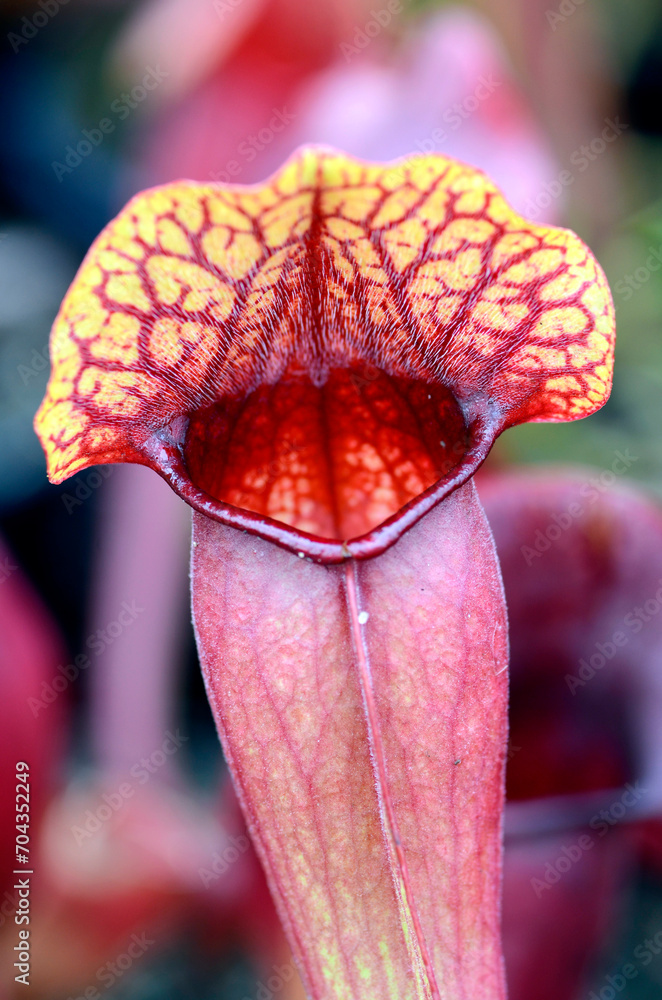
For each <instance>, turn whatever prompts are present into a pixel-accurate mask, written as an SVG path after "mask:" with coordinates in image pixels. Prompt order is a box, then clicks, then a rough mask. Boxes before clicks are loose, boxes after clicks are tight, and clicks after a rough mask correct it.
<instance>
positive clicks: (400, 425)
mask: <svg viewBox="0 0 662 1000" xmlns="http://www.w3.org/2000/svg"><path fill="white" fill-rule="evenodd" d="M482 410H483V412H482V413H481V412H478V407H477V406H476V405H475V401H474V404H473V405H472V403H471V401H465V402H463V403H460V402H459V401H458V400H457V399H456V397H455V395H454V394H453V392H452V391H451V390H450V389H449V388H448V387H446V386H444V385H441V384H438V383H435V384H432V383H426V382H424V381H422V380H420V379H410V378H406V377H403V376H393V375H389V374H387V373H386V372H385V371H383V370H381V369H378V368H375V367H373V366H365V365H364V366H360V367H359V366H357V367H343V368H331V369H330V370H329V371H328V373H327V374H326V376H325V378H324V380H323V381H321V382H315V381H313V380H312V379H311V377H310V376H309V375H308V374H307V373H303V372H299V371H289V372H287V373H285V374H284V375H283V376H282V377H281V378H280V379H279V380H278V381H277V382H275V383H273V384H263V385H260V386H259V387H257V388H256V389H253V390H252V391H250V392H247V393H245V394H243V395H237V396H231V397H226V398H224V399H222V400H220V401H219V402H217V403H214V404H212V405H210V406H207V407H205V408H203V409H200V410H196V411H195V412H193V413H191V414H188V415H187V416H183V417H178V418H176V419H175V420H173V421H172V422H171V423H170V424H169V425H168V426H167V427H165V428H162V429H161V430H159V431H157V432H155V433H154V434H152V436H151V437H150V438H149V439H148V441H147V442H146V443H145V445H144V446H143V454H144V455H145V459H146V461H147V463H148V464H149V465H151V466H152V467H153V468H154V469H156V471H157V472H159V473H160V475H161V476H163V478H164V479H165V480H166V481H167V482H168V483H169V484H170V485H171V486H172V488H173V489H174V490H175V491H176V492H177V493H178V494H179V495H180V496H181V497H182V498H183V499H184V500H186V501H187V503H189V504H190V505H191V506H192V507H194V508H195V509H196V510H198V511H199V512H200V513H203V514H205V515H206V516H207V517H210V518H212V519H214V520H216V521H218V522H220V523H222V524H226V525H230V526H232V527H235V528H239V529H241V530H244V531H248V532H250V533H252V534H255V535H258V536H259V537H261V538H263V539H266V540H269V541H272V542H275V543H276V544H277V545H280V546H281V547H283V548H286V549H289V550H290V551H292V552H295V553H297V554H298V555H303V556H306V557H308V558H311V559H314V560H316V561H319V562H324V563H338V562H342V561H343V560H345V559H348V558H357V559H365V558H370V557H371V556H375V555H378V554H379V553H381V552H383V551H384V550H385V549H387V548H388V547H389V546H390V545H392V544H394V542H396V541H397V539H398V538H399V537H400V536H401V535H402V534H403V533H404V532H405V531H406V530H407V529H408V528H410V527H411V526H412V525H413V524H414V523H415V522H416V521H418V520H419V518H420V517H422V516H423V514H425V513H426V512H427V511H428V510H430V509H431V508H432V507H433V506H435V504H437V503H439V501H440V500H442V499H443V498H444V497H445V496H447V495H448V494H449V493H451V492H452V491H453V490H454V489H457V488H458V487H459V486H460V485H462V483H464V482H466V481H467V479H469V478H470V477H471V476H472V475H473V474H474V472H475V471H476V469H477V468H478V466H479V465H480V464H481V463H482V462H483V461H484V459H485V457H486V456H487V454H488V452H489V449H490V447H491V445H492V443H493V441H494V438H495V437H496V435H497V433H498V432H499V430H500V429H501V428H500V427H498V426H497V423H498V422H497V420H496V419H495V418H494V415H493V414H491V413H490V411H489V409H488V408H487V407H486V406H485V405H484V401H483V407H482Z"/></svg>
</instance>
